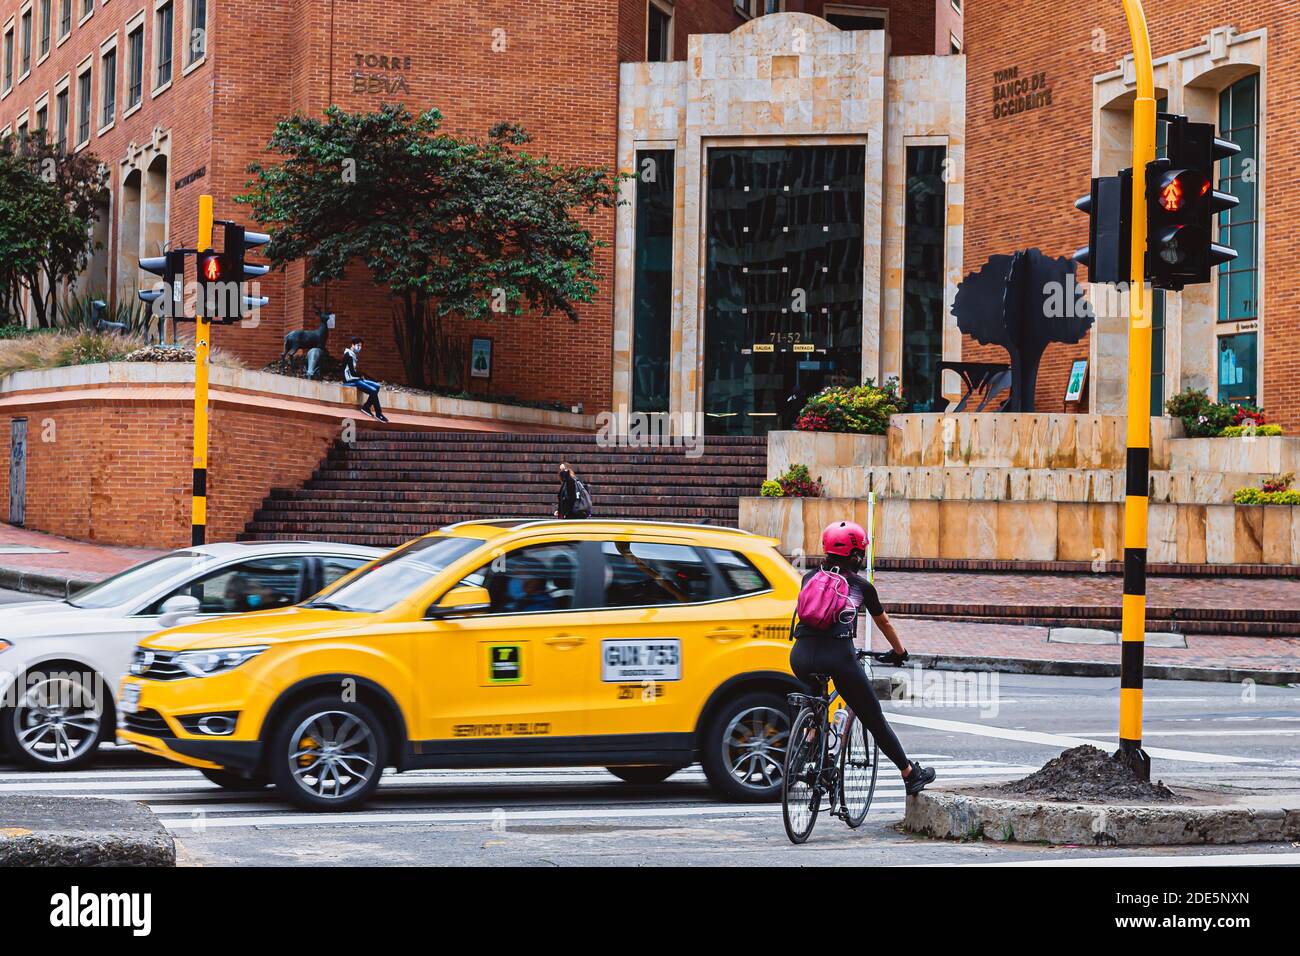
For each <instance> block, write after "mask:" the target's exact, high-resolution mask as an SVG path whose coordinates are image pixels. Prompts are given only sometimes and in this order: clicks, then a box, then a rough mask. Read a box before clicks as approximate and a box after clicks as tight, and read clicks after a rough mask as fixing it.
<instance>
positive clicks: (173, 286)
mask: <svg viewBox="0 0 1300 956" xmlns="http://www.w3.org/2000/svg"><path fill="white" fill-rule="evenodd" d="M140 269H141V271H142V272H151V273H153V274H154V275H156V276H161V277H162V280H163V285H162V287H161V288H157V287H155V288H153V289H141V290H140V291H139V292H138V293H136V294H137V295H138V296H139V297H140V301H141V302H145V303H147V304H148V305H149V307H150V310H151V311H153V312H154V313H155V314H156V315H161V316H163V317H164V318H165V317H167V316H170V317H171V318H172V319H177V318H184V317H185V252H184V250H179V249H178V250H173V251H171V252H168V253H166V254H165V255H161V256H157V257H154V258H151V259H141V260H140Z"/></svg>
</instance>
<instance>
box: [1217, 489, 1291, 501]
mask: <svg viewBox="0 0 1300 956" xmlns="http://www.w3.org/2000/svg"><path fill="white" fill-rule="evenodd" d="M1232 500H1233V501H1234V502H1236V503H1237V504H1239V505H1300V491H1296V490H1295V489H1289V490H1287V491H1264V490H1262V489H1260V488H1238V489H1237V490H1236V491H1234V492H1233V493H1232Z"/></svg>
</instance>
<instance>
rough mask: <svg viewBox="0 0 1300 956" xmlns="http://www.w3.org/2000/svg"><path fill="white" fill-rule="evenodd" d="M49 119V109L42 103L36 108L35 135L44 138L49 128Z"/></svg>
mask: <svg viewBox="0 0 1300 956" xmlns="http://www.w3.org/2000/svg"><path fill="white" fill-rule="evenodd" d="M49 117H50V111H49V108H48V107H47V106H46V105H45V104H44V103H42V104H41V105H40V106H38V107H37V108H36V135H37V136H39V137H41V138H42V139H44V138H45V133H46V131H47V130H48V129H49V128H50V120H49Z"/></svg>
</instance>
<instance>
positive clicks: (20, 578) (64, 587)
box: [0, 567, 99, 598]
mask: <svg viewBox="0 0 1300 956" xmlns="http://www.w3.org/2000/svg"><path fill="white" fill-rule="evenodd" d="M97 583H99V582H97V581H92V580H90V579H88V578H72V577H68V576H67V575H63V574H53V573H46V572H43V571H23V570H20V569H19V568H7V567H0V588H5V589H7V590H10V591H22V592H24V593H27V594H40V595H44V596H46V597H57V598H66V597H68V596H70V595H73V594H76V593H77V592H78V591H82V590H85V589H86V588H88V587H90V586H91V585H92V584H97Z"/></svg>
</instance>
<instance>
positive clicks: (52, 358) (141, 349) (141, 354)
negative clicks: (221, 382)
mask: <svg viewBox="0 0 1300 956" xmlns="http://www.w3.org/2000/svg"><path fill="white" fill-rule="evenodd" d="M148 346H149V343H148V342H146V341H145V340H144V339H142V338H138V337H135V336H130V335H122V334H120V333H118V332H90V331H80V332H71V331H69V332H59V331H45V332H40V333H37V334H34V335H26V336H23V337H21V338H14V339H3V340H0V378H4V377H5V376H6V375H10V374H12V373H14V372H25V371H29V370H32V369H48V368H64V367H67V366H70V365H96V364H98V363H100V362H123V361H141V360H143V361H156V360H157V359H156V357H152V356H150V354H149V352H151V351H152V350H151V349H149V348H148ZM155 348H156V347H155ZM169 351H180V352H183V353H185V354H186V357H187V359H188V360H189V361H191V362H192V361H194V353H193V351H187V350H184V349H181V350H169ZM133 353H137V354H135V355H134V356H133ZM168 358H169V359H170V358H171V357H170V356H168ZM210 361H211V364H213V365H223V366H227V367H232V368H242V367H243V363H242V362H240V361H239V359H237V358H235V357H234V356H232V355H229V354H227V353H225V352H222V351H221V350H220V349H213V350H212V354H211V358H210Z"/></svg>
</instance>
